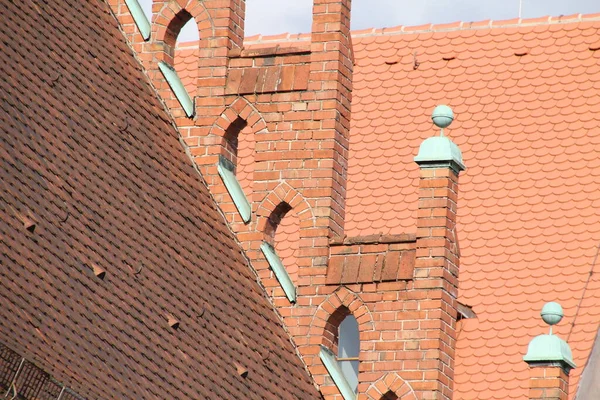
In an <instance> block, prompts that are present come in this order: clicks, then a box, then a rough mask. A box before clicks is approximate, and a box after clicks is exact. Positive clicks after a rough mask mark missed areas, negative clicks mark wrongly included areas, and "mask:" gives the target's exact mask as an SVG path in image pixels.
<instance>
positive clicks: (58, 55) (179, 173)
mask: <svg viewBox="0 0 600 400" xmlns="http://www.w3.org/2000/svg"><path fill="white" fill-rule="evenodd" d="M0 19H1V20H2V24H0V41H1V42H0V43H1V45H2V50H1V51H0V58H1V60H0V124H1V126H2V134H1V136H0V174H1V177H2V180H1V183H0V185H1V188H0V196H1V197H0V304H1V306H0V342H2V343H4V344H5V345H6V346H8V347H9V348H11V349H13V350H14V351H16V352H17V353H19V354H21V355H23V356H25V357H26V358H28V359H29V360H31V361H33V362H34V363H35V364H36V365H38V366H39V367H40V368H42V369H43V370H45V371H46V372H48V373H49V374H51V375H52V376H53V377H54V378H55V379H56V380H58V381H60V382H62V383H64V384H66V385H68V386H70V387H71V388H72V389H73V391H75V392H77V393H78V394H80V395H81V396H83V397H85V398H90V399H91V398H105V399H109V398H110V399H115V398H119V399H125V398H128V399H142V398H144V399H152V398H161V399H166V398H171V399H186V398H188V399H218V398H223V399H225V398H228V399H231V398H253V399H259V398H262V399H265V398H267V399H292V398H295V399H312V398H320V395H319V394H318V392H317V390H316V389H315V387H314V386H313V384H312V382H311V380H310V378H309V376H308V373H307V372H306V370H305V369H304V367H303V365H302V364H301V362H300V359H299V358H298V357H297V355H296V353H295V350H294V348H293V346H292V345H291V343H290V341H289V336H287V334H286V333H285V331H284V329H283V328H282V325H281V322H280V320H279V319H278V318H277V316H276V313H275V311H274V310H273V307H272V306H271V304H270V303H269V302H268V300H267V299H266V296H265V294H264V292H263V291H262V289H261V288H260V287H259V285H258V284H257V281H256V277H255V275H254V274H253V273H252V272H251V269H250V267H249V264H248V262H247V261H246V259H245V258H244V257H243V255H242V253H241V250H240V248H239V246H238V245H237V244H236V242H235V240H234V237H233V235H232V234H231V232H230V231H229V230H228V229H227V227H226V223H225V221H224V218H223V217H222V216H221V214H220V213H219V212H218V210H217V208H216V206H215V203H214V202H213V200H212V198H211V197H210V195H209V193H208V190H207V188H206V186H205V184H204V183H203V181H202V178H201V177H200V175H199V174H198V173H197V171H196V170H195V169H194V168H193V166H192V162H191V161H190V159H189V158H188V157H187V156H186V154H185V152H184V150H183V147H182V145H181V144H180V142H179V140H178V135H177V132H176V130H175V128H174V127H173V125H172V124H171V121H170V118H169V116H168V115H167V113H166V112H165V111H164V109H163V107H162V106H161V103H160V102H159V101H158V99H157V97H156V94H155V92H153V90H152V88H151V86H150V85H149V83H148V80H147V78H146V77H145V75H144V73H143V71H142V70H141V67H140V65H139V64H138V63H137V62H136V61H135V59H134V57H133V55H132V51H131V50H130V48H129V47H128V46H127V44H126V42H125V40H124V37H123V36H122V34H121V32H120V31H119V29H118V26H117V22H116V20H115V19H114V17H113V16H112V14H111V13H110V11H109V8H108V6H107V5H106V4H104V3H103V2H101V1H81V0H60V1H59V0H55V1H43V0H35V1H34V0H32V1H17V0H9V1H3V2H2V6H1V7H0ZM94 268H95V269H96V271H97V272H98V271H100V270H104V271H105V272H106V274H105V276H104V279H100V278H99V277H97V276H96V275H95V274H94ZM170 316H172V317H174V318H175V319H177V320H178V321H179V322H180V324H179V328H178V329H174V328H172V327H170V326H169V323H168V320H169V318H170ZM236 364H237V365H240V366H241V367H243V368H247V370H248V375H247V377H245V378H244V377H242V376H240V375H239V374H238V372H237V365H236Z"/></svg>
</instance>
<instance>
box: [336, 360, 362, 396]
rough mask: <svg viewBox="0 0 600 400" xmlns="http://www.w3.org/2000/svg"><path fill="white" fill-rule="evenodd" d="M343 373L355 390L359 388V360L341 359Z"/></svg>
mask: <svg viewBox="0 0 600 400" xmlns="http://www.w3.org/2000/svg"><path fill="white" fill-rule="evenodd" d="M340 367H341V369H342V374H344V377H345V378H346V381H347V382H348V385H350V387H351V388H352V389H354V391H355V392H356V390H357V389H358V361H340Z"/></svg>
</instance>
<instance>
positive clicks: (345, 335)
mask: <svg viewBox="0 0 600 400" xmlns="http://www.w3.org/2000/svg"><path fill="white" fill-rule="evenodd" d="M359 351H360V338H359V331H358V321H357V320H356V318H354V316H353V315H352V314H351V313H350V310H348V308H346V307H340V308H339V309H338V310H336V311H335V312H334V313H333V314H332V315H331V317H329V320H328V321H327V324H326V326H325V337H324V338H323V344H322V345H321V351H320V353H319V356H320V358H321V361H323V364H324V365H325V368H327V372H329V375H330V376H331V379H332V380H333V382H334V383H335V385H336V386H337V387H338V390H339V391H340V393H341V394H342V396H343V397H344V400H356V398H357V392H358V366H359V360H358V357H359Z"/></svg>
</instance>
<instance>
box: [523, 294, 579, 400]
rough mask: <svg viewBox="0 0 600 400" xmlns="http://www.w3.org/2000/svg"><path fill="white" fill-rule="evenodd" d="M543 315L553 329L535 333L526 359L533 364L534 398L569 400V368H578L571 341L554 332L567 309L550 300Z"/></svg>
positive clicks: (543, 309) (530, 396)
mask: <svg viewBox="0 0 600 400" xmlns="http://www.w3.org/2000/svg"><path fill="white" fill-rule="evenodd" d="M541 315H542V319H543V320H544V322H546V323H547V324H548V325H550V333H549V334H547V335H539V336H536V337H534V338H533V339H532V340H531V342H530V343H529V346H528V348H527V354H526V355H525V357H523V359H524V360H525V362H527V364H529V367H530V369H529V376H530V378H529V399H530V400H567V398H568V397H569V372H570V371H571V369H573V368H575V363H574V362H573V356H572V354H571V349H570V347H569V345H568V344H567V342H565V341H564V340H562V339H561V338H559V337H558V336H556V335H553V334H552V326H553V325H556V324H558V323H559V322H560V320H561V319H562V317H563V310H562V307H561V306H560V304H558V303H553V302H551V303H546V305H544V307H543V308H542V312H541Z"/></svg>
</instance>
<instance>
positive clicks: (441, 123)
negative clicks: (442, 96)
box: [415, 105, 465, 175]
mask: <svg viewBox="0 0 600 400" xmlns="http://www.w3.org/2000/svg"><path fill="white" fill-rule="evenodd" d="M431 120H432V121H433V123H434V124H435V126H437V127H438V128H440V129H441V132H440V136H433V137H430V138H428V139H426V140H425V141H424V142H423V143H421V146H420V147H419V153H418V154H417V156H416V157H415V162H416V163H417V164H419V166H420V167H421V168H439V167H450V168H451V169H452V170H453V171H454V172H456V174H457V175H458V173H459V172H460V171H463V170H464V169H465V165H464V164H463V159H462V153H461V152H460V149H459V148H458V146H457V145H456V144H454V142H452V141H451V140H450V139H449V138H447V137H445V136H444V128H447V127H448V126H450V124H451V123H452V121H453V120H454V113H452V110H451V109H450V107H448V106H444V105H440V106H437V107H436V108H435V109H434V110H433V114H432V115H431Z"/></svg>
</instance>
